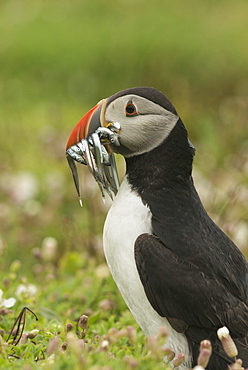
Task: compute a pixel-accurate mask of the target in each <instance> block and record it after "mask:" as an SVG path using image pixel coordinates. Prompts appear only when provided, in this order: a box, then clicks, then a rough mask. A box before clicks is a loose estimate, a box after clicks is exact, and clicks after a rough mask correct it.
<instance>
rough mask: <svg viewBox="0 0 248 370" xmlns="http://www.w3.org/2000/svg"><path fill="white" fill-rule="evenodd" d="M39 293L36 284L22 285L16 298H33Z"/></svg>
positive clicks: (18, 288) (17, 290) (19, 286)
mask: <svg viewBox="0 0 248 370" xmlns="http://www.w3.org/2000/svg"><path fill="white" fill-rule="evenodd" d="M37 292H38V289H37V287H36V286H35V285H34V284H25V285H24V284H20V285H18V287H17V289H16V296H17V297H18V298H20V297H22V296H23V295H24V296H28V297H31V296H33V295H35V294H36V293H37Z"/></svg>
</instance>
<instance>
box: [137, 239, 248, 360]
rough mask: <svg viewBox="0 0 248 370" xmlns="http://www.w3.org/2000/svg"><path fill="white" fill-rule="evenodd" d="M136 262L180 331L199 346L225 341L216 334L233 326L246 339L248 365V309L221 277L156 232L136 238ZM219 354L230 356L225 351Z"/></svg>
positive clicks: (156, 304) (157, 305) (156, 302)
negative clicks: (182, 254)
mask: <svg viewBox="0 0 248 370" xmlns="http://www.w3.org/2000/svg"><path fill="white" fill-rule="evenodd" d="M135 260H136V264H137V269H138V272H139V275H140V279H141V282H142V284H143V286H144V290H145V292H146V295H147V298H148V300H149V302H150V303H151V305H152V306H153V308H154V309H155V310H156V311H157V312H158V313H159V314H160V315H161V316H163V317H166V318H167V319H168V321H169V322H170V323H171V325H172V326H173V327H174V329H175V330H177V331H181V332H182V331H183V332H184V333H185V335H186V336H188V337H189V338H190V339H191V340H193V341H194V342H197V343H199V342H200V341H201V340H202V339H207V338H209V339H211V340H212V342H216V343H219V342H218V340H217V338H216V331H217V329H218V328H220V327H222V326H227V327H228V329H229V330H230V332H231V333H232V334H233V335H234V337H236V338H241V339H238V341H239V340H240V341H241V345H240V348H241V347H242V342H243V350H242V349H241V351H242V355H243V358H242V359H243V361H245V362H248V349H247V347H246V346H245V343H247V342H246V341H247V340H248V338H247V339H245V337H247V336H248V307H247V305H246V303H245V302H243V301H241V300H240V299H239V298H238V297H237V296H235V295H233V294H232V292H231V291H228V289H227V288H226V285H224V284H223V283H222V281H221V280H218V277H215V278H213V277H212V276H208V275H207V274H206V272H202V271H201V269H199V267H198V266H197V265H195V264H194V263H192V262H190V261H188V260H186V259H184V258H182V257H179V256H178V255H176V254H174V253H173V252H172V251H171V250H169V249H168V248H166V246H165V245H164V244H163V243H162V242H161V241H160V240H159V239H158V238H157V237H156V236H154V235H150V234H142V235H140V236H139V237H138V239H137V240H136V243H135ZM242 338H243V339H242ZM212 344H213V343H212ZM218 347H219V344H218ZM216 351H217V352H219V354H220V355H221V356H223V357H226V355H225V353H224V352H223V351H222V349H221V348H216ZM244 356H245V357H244ZM240 357H241V354H240ZM245 366H248V365H247V364H246V365H245Z"/></svg>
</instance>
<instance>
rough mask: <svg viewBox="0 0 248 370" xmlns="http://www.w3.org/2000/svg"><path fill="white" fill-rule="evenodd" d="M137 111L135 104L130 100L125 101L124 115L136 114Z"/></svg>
mask: <svg viewBox="0 0 248 370" xmlns="http://www.w3.org/2000/svg"><path fill="white" fill-rule="evenodd" d="M137 114H138V112H137V109H136V107H135V105H134V104H133V103H132V102H129V103H127V105H126V116H127V117H129V116H137Z"/></svg>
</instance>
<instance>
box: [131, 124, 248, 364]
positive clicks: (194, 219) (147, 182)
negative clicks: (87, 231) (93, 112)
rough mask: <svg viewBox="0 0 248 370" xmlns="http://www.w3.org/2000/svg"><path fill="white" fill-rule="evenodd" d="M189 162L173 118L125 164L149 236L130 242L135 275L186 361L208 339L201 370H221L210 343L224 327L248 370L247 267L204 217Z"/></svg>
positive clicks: (183, 135) (221, 360) (182, 132)
mask: <svg viewBox="0 0 248 370" xmlns="http://www.w3.org/2000/svg"><path fill="white" fill-rule="evenodd" d="M193 156H194V150H193V149H192V147H191V146H190V145H189V143H188V138H187V131H186V129H185V127H184V125H183V123H182V122H181V120H180V119H179V121H178V122H177V124H176V126H175V127H174V129H173V130H172V131H171V133H170V135H169V136H168V137H167V139H166V140H165V141H164V142H163V143H162V144H161V145H160V146H159V147H157V148H155V149H154V150H153V151H151V152H149V153H145V154H142V155H140V156H134V157H131V158H127V159H126V163H127V176H128V180H129V182H130V184H131V186H132V188H133V189H134V190H135V191H137V193H138V194H139V195H140V196H141V198H142V201H143V202H144V204H146V205H148V206H149V208H150V210H151V213H152V228H153V234H154V236H151V235H148V234H145V235H142V236H141V237H140V238H138V240H137V242H136V245H135V258H136V264H137V268H138V271H139V274H140V278H141V281H142V283H143V286H144V289H145V291H146V294H147V297H148V299H149V301H150V303H151V304H152V306H153V308H154V309H155V310H156V311H157V312H158V313H159V314H160V315H161V316H165V317H167V318H168V319H169V321H170V323H171V325H172V326H173V327H174V328H175V329H176V330H178V331H183V332H184V333H185V335H186V336H187V338H188V341H189V344H190V346H191V348H192V352H193V356H194V357H196V353H197V350H196V348H197V347H198V346H199V342H200V340H202V339H206V338H210V339H211V340H212V343H213V346H214V352H215V354H216V355H213V357H212V359H211V362H210V364H209V366H208V369H209V370H210V369H225V368H226V366H224V365H226V364H227V363H229V362H230V359H229V358H228V357H227V356H226V354H225V353H224V351H223V349H222V348H221V346H220V342H219V340H218V339H217V337H216V330H217V329H218V328H219V327H221V326H224V325H225V326H227V327H228V328H229V330H230V332H231V334H232V335H233V337H234V338H236V343H237V345H238V347H239V350H240V357H241V358H243V361H244V363H245V366H248V349H247V341H248V286H247V281H248V267H247V262H246V260H245V258H244V257H243V255H242V253H241V252H240V251H239V249H238V248H237V247H236V246H235V244H234V243H233V242H232V241H231V240H230V239H229V238H228V237H227V236H226V235H225V234H224V233H223V232H222V231H221V230H220V229H219V227H218V226H217V225H216V224H215V223H214V222H213V221H212V220H211V218H210V217H209V216H208V215H207V213H206V211H205V209H204V207H203V205H202V203H201V201H200V199H199V196H198V194H197V192H196V190H195V187H194V183H193V179H192V176H191V172H192V162H193ZM194 361H196V358H194Z"/></svg>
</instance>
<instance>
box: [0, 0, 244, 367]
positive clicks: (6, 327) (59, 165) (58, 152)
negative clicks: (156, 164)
mask: <svg viewBox="0 0 248 370" xmlns="http://www.w3.org/2000/svg"><path fill="white" fill-rule="evenodd" d="M247 7H248V5H247V1H245V0H239V1H236V2H235V4H234V3H233V2H232V1H227V0H225V1H224V0H221V1H219V2H218V3H216V2H214V1H209V2H207V3H206V2H200V3H199V1H193V0H191V1H189V2H187V3H185V1H183V0H178V1H177V2H169V1H164V0H155V1H154V2H153V3H152V4H151V2H150V1H148V0H144V1H142V2H140V1H138V0H136V1H125V2H124V1H121V0H118V1H112V0H111V1H109V2H108V3H106V2H102V1H100V0H96V1H94V2H92V1H89V0H85V1H83V2H82V1H78V0H73V1H71V2H61V1H58V0H52V1H47V0H43V1H42V0H37V1H35V2H34V1H31V0H25V1H22V2H20V1H16V0H11V1H8V2H1V3H0V31H1V36H2V37H1V45H0V54H1V58H0V63H1V68H0V77H1V78H0V102H1V104H0V117H1V121H0V154H1V162H0V171H1V177H0V289H2V291H3V295H4V298H10V297H13V298H15V299H16V303H15V305H14V306H13V307H11V308H9V309H3V311H2V307H0V310H1V311H0V312H1V314H0V330H2V331H1V333H2V334H1V335H2V342H1V344H0V367H2V368H10V369H26V370H29V369H36V368H37V369H40V368H44V367H47V368H51V369H64V368H75V369H77V368H93V369H98V368H105V369H108V368H111V369H115V368H120V369H131V368H139V369H146V368H147V369H148V368H149V369H150V368H154V369H157V368H160V367H162V357H163V355H162V354H161V351H160V350H158V351H157V350H156V351H155V350H154V348H153V347H152V345H151V343H150V344H149V343H148V347H147V346H146V340H145V338H144V335H143V334H142V332H141V330H140V329H139V328H138V327H137V325H136V323H135V321H134V319H133V317H132V316H131V314H130V313H129V311H128V310H127V308H126V306H125V303H124V302H123V300H122V298H121V297H120V295H119V293H118V291H117V288H116V286H115V284H114V282H113V280H112V278H111V277H110V276H109V274H108V270H107V268H106V265H105V261H104V256H103V252H102V245H101V234H102V227H103V223H104V218H105V215H106V213H107V209H108V207H109V204H107V205H104V204H103V203H102V201H101V199H100V194H99V191H98V189H97V186H96V184H95V183H94V182H93V181H92V179H90V178H89V175H88V172H87V169H85V168H82V169H81V177H82V187H83V189H82V190H83V191H82V193H83V198H84V207H83V208H82V209H81V208H80V207H79V206H78V204H77V199H76V193H75V190H74V187H73V183H72V179H71V176H70V173H69V169H68V168H67V163H66V160H65V156H64V148H65V143H66V140H67V137H68V135H69V133H70V131H71V129H72V128H73V126H74V124H75V123H76V122H77V121H78V120H79V118H80V117H81V116H82V115H83V114H84V113H85V112H86V111H87V110H88V109H89V108H91V107H92V106H93V105H94V104H95V103H96V102H97V101H99V100H100V99H101V98H102V97H106V96H109V95H111V94H112V93H115V92H116V91H118V90H121V89H123V88H127V87H131V86H140V85H148V86H149V85H150V86H154V87H157V88H159V89H160V90H162V91H163V92H164V93H165V94H166V95H167V96H168V97H169V98H170V99H171V101H172V102H173V103H174V105H175V106H176V108H177V110H178V111H179V113H180V115H181V117H182V119H183V121H184V123H185V125H186V126H187V128H188V131H189V136H190V139H191V141H192V142H193V143H194V145H195V147H196V149H197V156H196V159H195V167H194V178H195V182H196V186H197V189H198V190H199V193H200V196H201V198H202V200H203V202H204V205H205V207H206V208H207V210H208V212H209V213H210V214H211V216H212V217H213V218H214V219H215V220H216V222H217V223H218V224H219V225H220V226H221V227H222V228H223V229H224V230H225V231H226V232H227V233H228V234H229V235H230V236H231V237H232V239H234V241H236V243H237V245H238V246H239V247H240V248H241V249H242V251H243V253H244V254H245V255H246V256H247V255H248V244H247V240H248V231H247V229H248V228H247V224H248V215H247V184H248V175H247V174H248V171H247V163H248V162H247V161H248V152H247V142H248V131H247V109H248V108H247V107H248V100H247V97H248V84H247V72H248V67H247V66H248V53H247V48H246V47H245V46H246V34H247V31H246V29H247V22H246V14H247ZM118 161H119V167H123V162H122V161H121V159H119V158H118ZM122 172H123V170H122ZM47 237H52V238H53V239H50V241H51V240H52V241H53V242H52V247H51V245H50V247H48V246H47V243H48V241H49V239H47ZM48 244H49V243H48ZM49 248H52V251H53V253H52V256H51V255H50V257H49V256H48V255H49V253H48V252H47V249H48V250H49ZM53 248H54V249H53ZM47 253H48V255H47ZM30 284H32V285H33V286H34V287H35V289H33V291H31V292H28V291H26V293H25V292H24V294H21V295H20V294H19V293H18V287H20V285H21V286H22V285H24V286H25V287H26V288H27V287H30ZM32 285H31V286H32ZM19 290H20V288H19ZM23 307H28V308H29V309H30V310H32V311H33V312H34V313H35V314H36V315H37V317H38V319H39V321H36V320H35V317H34V316H33V315H32V314H31V313H30V312H28V311H27V312H26V322H25V328H24V334H26V335H28V334H29V333H30V332H32V330H39V332H38V334H37V335H36V336H35V337H34V338H31V339H29V338H26V339H27V343H25V340H26V339H25V338H24V339H23V342H22V343H19V344H17V345H14V346H13V345H11V343H9V344H8V345H6V343H5V341H6V340H7V338H8V335H9V332H10V330H11V328H12V327H13V324H14V321H15V319H16V318H17V317H18V315H19V314H20V312H21V310H22V309H23ZM82 315H87V316H88V317H89V326H88V329H87V330H86V332H85V333H84V336H83V335H82V334H78V331H77V321H78V319H79V317H80V316H82ZM69 323H72V325H73V329H72V331H70V333H68V324H69ZM130 327H131V329H130ZM112 328H116V330H117V331H115V330H113V329H112ZM127 328H129V329H127ZM130 331H131V334H130ZM113 333H114V334H113ZM82 336H83V338H82ZM24 337H25V336H24ZM12 339H13V338H12ZM81 339H83V340H84V341H85V343H84V342H82V341H80V340H81ZM106 340H107V341H108V342H109V344H108V345H107V346H105V347H104V346H103V347H104V348H102V343H103V342H104V341H106ZM10 342H11V341H10ZM65 342H67V343H68V347H67V350H64V349H65V345H63V343H65ZM62 345H63V346H62ZM149 345H150V347H149ZM81 347H83V349H82V351H81ZM81 354H82V355H81Z"/></svg>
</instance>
